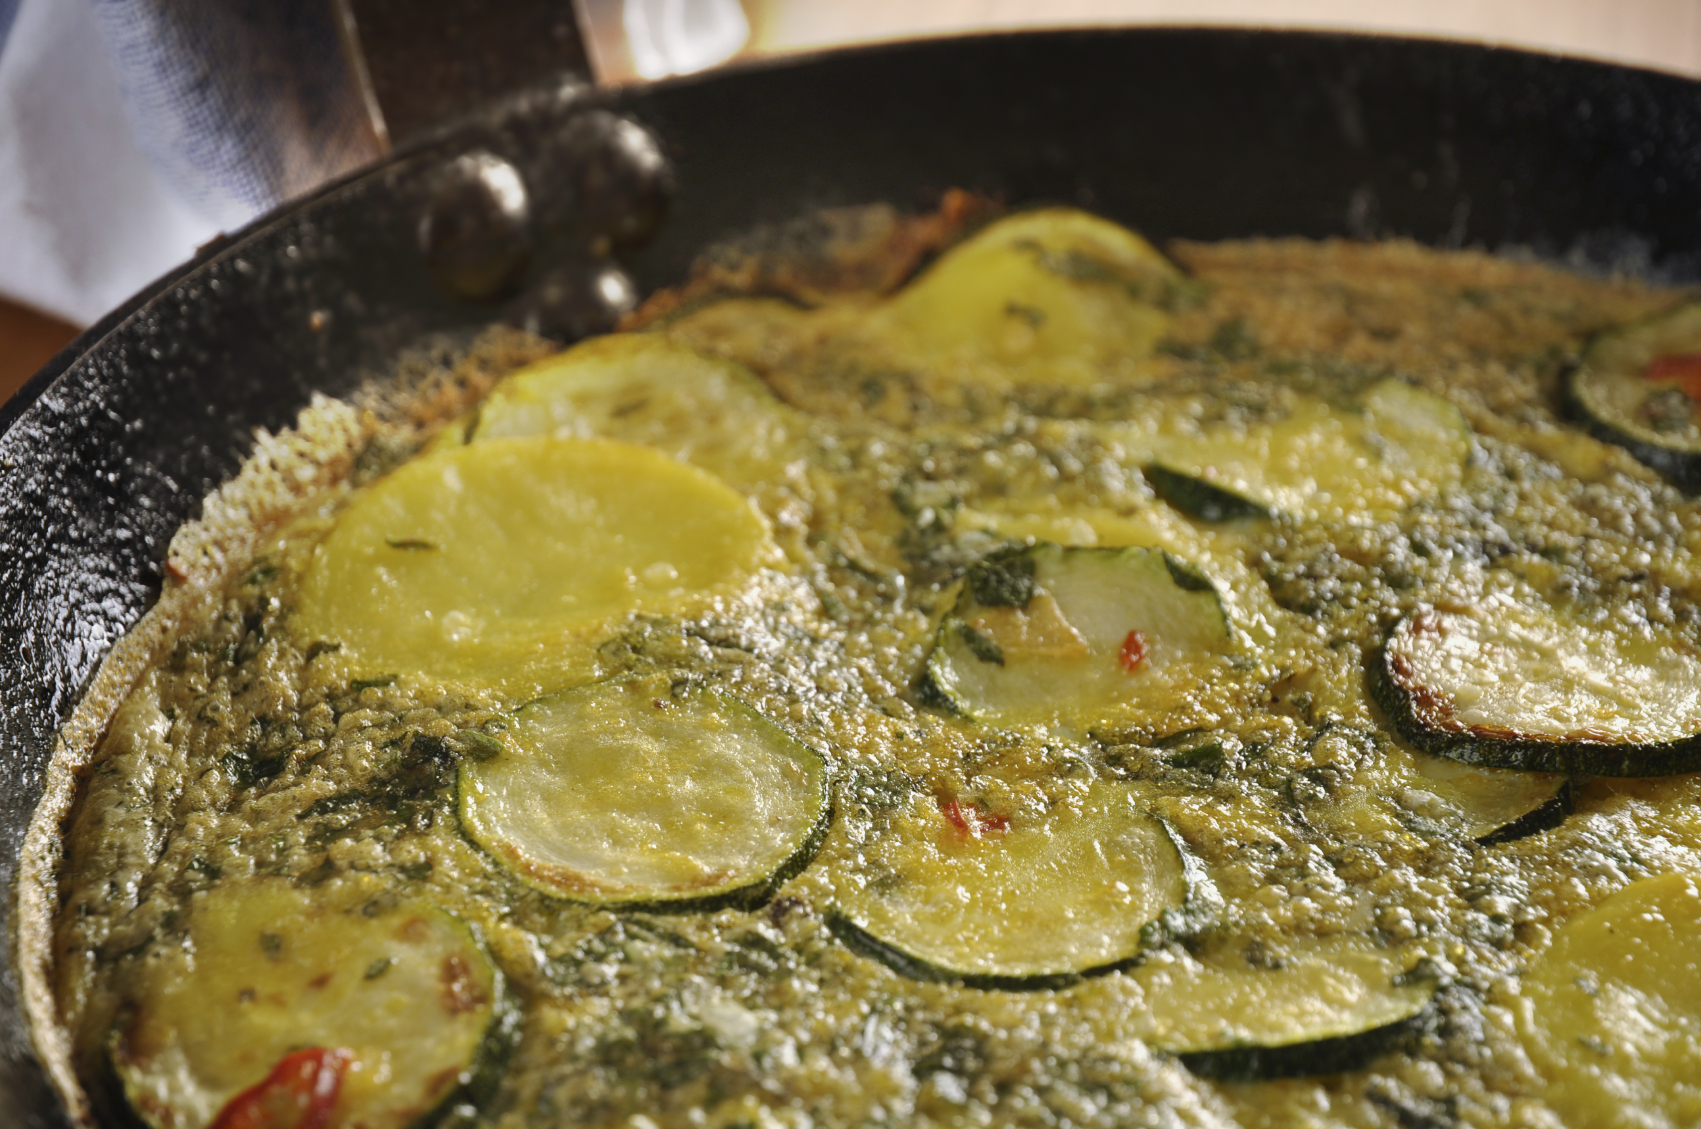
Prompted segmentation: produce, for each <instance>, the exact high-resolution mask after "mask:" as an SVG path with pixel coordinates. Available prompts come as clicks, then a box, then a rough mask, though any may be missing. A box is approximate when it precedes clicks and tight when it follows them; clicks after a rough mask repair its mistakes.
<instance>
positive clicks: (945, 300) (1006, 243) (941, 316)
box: [883, 208, 1184, 384]
mask: <svg viewBox="0 0 1701 1129" xmlns="http://www.w3.org/2000/svg"><path fill="white" fill-rule="evenodd" d="M1183 282H1184V278H1183V276H1182V274H1181V271H1180V270H1179V269H1178V268H1177V267H1176V266H1175V265H1174V264H1173V263H1171V262H1170V261H1169V260H1167V259H1165V258H1164V257H1163V256H1162V255H1160V254H1159V253H1158V252H1157V251H1156V250H1154V249H1153V247H1152V245H1151V244H1149V243H1147V242H1146V241H1145V240H1144V239H1142V238H1141V237H1140V236H1138V235H1136V234H1134V233H1133V232H1132V231H1129V230H1128V229H1127V228H1125V227H1121V226H1119V225H1117V224H1114V223H1111V222H1110V221H1108V220H1102V219H1099V218H1098V217H1096V216H1090V215H1088V214H1087V213H1085V212H1078V211H1074V210H1072V209H1067V208H1051V209H1044V210H1040V211H1033V212H1022V213H1019V214H1017V215H1014V216H1010V217H1009V218H1007V219H1004V220H1000V221H999V222H997V223H995V224H992V225H991V226H990V227H988V228H986V229H985V230H984V231H982V232H980V233H979V234H977V235H975V236H974V237H973V238H972V239H969V240H968V241H966V242H964V243H962V244H960V245H959V246H957V247H955V248H953V249H952V250H951V251H950V252H949V253H948V254H946V255H945V256H944V257H943V258H941V259H940V260H939V261H938V262H937V263H935V264H934V265H933V267H932V268H930V269H929V270H928V271H927V272H926V273H924V274H923V275H922V276H921V277H920V278H918V279H917V280H916V281H915V282H913V283H911V284H910V285H909V286H907V287H905V288H904V289H903V290H902V291H901V292H900V293H899V294H898V295H897V296H896V297H895V298H894V299H893V300H892V301H891V303H890V305H889V306H888V307H887V308H886V310H885V311H883V317H885V318H887V319H889V321H888V322H887V324H890V325H892V326H893V328H894V329H895V330H897V331H898V333H899V334H902V335H904V336H905V337H907V339H908V340H909V342H911V343H912V347H913V348H914V349H915V350H916V351H917V352H918V353H919V354H920V355H921V356H922V357H926V358H932V359H934V360H935V361H939V360H967V361H970V362H971V363H972V362H977V361H978V362H982V363H990V364H992V365H994V366H996V367H998V368H1000V369H1002V370H1004V371H1005V372H1006V373H1007V374H1008V375H1010V376H1011V377H1014V378H1016V379H1020V380H1043V381H1046V382H1058V383H1066V384H1092V383H1095V382H1097V381H1099V380H1103V379H1106V378H1107V377H1109V376H1110V375H1111V374H1112V373H1115V372H1120V371H1122V370H1123V369H1124V368H1126V366H1127V364H1128V362H1130V361H1139V360H1141V359H1143V358H1146V357H1149V356H1151V354H1152V352H1153V350H1154V349H1155V348H1156V346H1157V343H1158V341H1159V340H1160V339H1161V338H1162V337H1163V335H1164V334H1165V333H1166V332H1167V331H1168V329H1169V324H1170V318H1169V314H1168V313H1166V312H1165V310H1164V308H1163V307H1164V304H1165V303H1166V302H1168V300H1169V299H1171V298H1172V297H1173V295H1174V293H1175V291H1176V288H1177V287H1178V286H1179V285H1181V284H1182V283H1183Z"/></svg>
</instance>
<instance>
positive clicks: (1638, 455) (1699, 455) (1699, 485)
mask: <svg viewBox="0 0 1701 1129" xmlns="http://www.w3.org/2000/svg"><path fill="white" fill-rule="evenodd" d="M1582 374H1583V365H1582V363H1581V362H1573V363H1572V364H1571V365H1570V366H1569V367H1568V368H1567V369H1566V370H1565V374H1564V376H1563V377H1562V378H1561V393H1562V397H1563V400H1562V403H1563V407H1564V412H1565V415H1566V417H1567V418H1569V419H1571V420H1572V421H1574V422H1576V423H1579V424H1582V425H1583V427H1584V428H1585V429H1586V430H1587V431H1588V433H1589V434H1590V435H1591V436H1593V437H1594V438H1596V439H1599V440H1600V441H1601V442H1602V443H1611V444H1612V445H1613V446H1615V447H1623V448H1624V449H1625V450H1626V451H1628V452H1630V454H1631V455H1632V456H1633V457H1634V458H1635V459H1636V461H1637V462H1639V463H1641V464H1642V465H1643V466H1645V467H1648V468H1649V469H1651V470H1653V471H1654V472H1656V473H1657V474H1658V475H1659V476H1660V477H1661V478H1663V479H1665V480H1666V481H1667V482H1669V483H1671V484H1672V485H1673V486H1675V487H1677V488H1678V489H1679V490H1682V491H1683V492H1684V493H1685V494H1701V451H1687V450H1684V449H1683V448H1680V447H1665V446H1661V445H1660V444H1658V443H1654V442H1651V441H1649V440H1647V439H1643V438H1640V437H1638V436H1635V435H1632V434H1630V433H1629V432H1628V431H1624V430H1622V429H1621V428H1617V427H1614V426H1613V425H1612V424H1610V423H1608V422H1607V421H1606V420H1604V419H1601V418H1600V417H1599V416H1597V415H1596V414H1595V413H1594V412H1592V411H1590V410H1589V407H1588V405H1587V404H1585V403H1584V401H1583V397H1582V395H1581V393H1580V390H1579V385H1580V383H1581V380H1582Z"/></svg>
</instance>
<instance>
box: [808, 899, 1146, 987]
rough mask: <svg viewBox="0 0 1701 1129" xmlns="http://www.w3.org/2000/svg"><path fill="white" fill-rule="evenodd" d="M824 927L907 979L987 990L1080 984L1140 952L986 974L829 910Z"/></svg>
mask: <svg viewBox="0 0 1701 1129" xmlns="http://www.w3.org/2000/svg"><path fill="white" fill-rule="evenodd" d="M827 928H828V929H829V930H831V931H832V934H833V936H834V937H837V938H838V939H839V942H840V943H841V944H843V945H844V946H845V948H847V949H849V950H850V951H851V952H853V953H855V954H857V955H858V956H861V957H866V958H868V959H869V960H877V961H879V962H880V963H881V964H883V965H885V966H886V967H887V968H890V969H891V970H892V971H893V972H896V973H897V974H898V975H899V976H903V977H905V978H907V979H910V980H921V981H924V982H927V983H931V984H957V985H960V986H962V987H964V988H978V989H980V990H982V991H988V992H1043V991H1047V990H1053V989H1057V988H1067V987H1069V986H1070V985H1072V984H1079V983H1080V982H1081V981H1083V980H1087V979H1091V978H1092V977H1095V976H1103V975H1105V974H1106V973H1110V972H1118V971H1120V970H1122V969H1124V968H1128V967H1130V966H1131V965H1133V964H1136V963H1138V962H1139V960H1140V955H1139V954H1135V955H1133V956H1130V957H1127V958H1124V959H1122V960H1118V961H1113V962H1111V963H1110V964H1102V965H1099V966H1098V967H1096V968H1088V969H1083V970H1082V971H1080V972H1057V973H1047V974H1043V975H1039V976H988V975H978V974H974V973H962V972H956V971H953V970H952V969H949V968H942V967H940V966H939V965H936V964H933V963H931V962H929V961H925V960H922V959H920V958H919V957H915V956H911V955H910V954H909V953H906V952H905V951H904V950H902V949H900V948H898V947H897V946H895V945H889V944H887V943H886V942H885V941H882V940H880V939H879V938H878V937H876V936H874V935H873V934H871V933H869V932H868V931H867V930H866V929H864V928H863V927H862V926H860V925H858V924H857V923H856V922H854V921H852V920H851V919H850V918H848V917H846V916H845V915H844V914H842V913H836V912H835V913H831V914H828V916H827Z"/></svg>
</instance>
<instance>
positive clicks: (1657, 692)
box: [1371, 596, 1701, 776]
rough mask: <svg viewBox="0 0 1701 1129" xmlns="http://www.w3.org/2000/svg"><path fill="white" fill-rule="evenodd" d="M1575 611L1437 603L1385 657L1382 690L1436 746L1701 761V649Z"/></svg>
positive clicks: (1513, 603)
mask: <svg viewBox="0 0 1701 1129" xmlns="http://www.w3.org/2000/svg"><path fill="white" fill-rule="evenodd" d="M1620 622H1621V621H1616V620H1615V621H1614V625H1613V626H1598V625H1592V624H1583V623H1578V622H1575V621H1574V620H1572V619H1570V618H1569V617H1566V616H1564V615H1562V614H1561V613H1559V612H1557V611H1556V610H1554V609H1552V608H1550V607H1547V606H1545V605H1543V604H1541V603H1540V602H1538V601H1536V600H1534V599H1533V598H1532V599H1523V600H1520V599H1513V598H1511V597H1507V596H1503V597H1495V598H1492V599H1490V600H1487V601H1485V602H1484V603H1483V605H1482V606H1480V607H1478V608H1475V609H1473V610H1471V611H1470V612H1468V613H1459V612H1443V611H1438V610H1436V609H1433V608H1431V609H1425V610H1422V611H1419V612H1418V613H1416V614H1414V615H1411V616H1408V617H1407V618H1406V619H1404V620H1402V621H1401V622H1400V623H1399V624H1398V625H1396V626H1395V628H1394V630H1393V632H1392V633H1391V634H1390V635H1389V637H1388V640H1387V643H1386V645H1385V646H1384V647H1383V649H1382V652H1381V654H1380V655H1379V657H1377V658H1375V659H1373V660H1372V670H1371V674H1372V681H1373V683H1374V688H1375V692H1376V696H1377V698H1378V700H1379V702H1380V704H1381V705H1382V707H1383V709H1384V710H1386V711H1387V712H1388V714H1389V716H1390V717H1392V718H1393V719H1394V722H1395V724H1396V725H1397V726H1398V727H1399V729H1400V730H1401V732H1402V733H1403V734H1404V735H1405V736H1406V737H1407V739H1409V740H1410V741H1411V742H1412V743H1413V744H1414V745H1416V746H1418V747H1419V748H1420V749H1423V750H1425V751H1426V752H1431V753H1437V754H1440V755H1441V756H1445V757H1451V758H1452V759H1454V760H1459V761H1464V762H1465V763H1467V764H1476V765H1486V766H1490V767H1495V768H1518V769H1533V770H1537V771H1543V772H1578V773H1589V774H1593V775H1596V776H1665V775H1669V774H1672V773H1677V772H1693V771H1695V770H1696V769H1701V659H1698V658H1697V656H1696V654H1695V652H1694V649H1693V646H1692V644H1689V643H1688V642H1687V641H1686V640H1683V639H1681V638H1678V637H1676V636H1675V635H1672V634H1670V633H1667V632H1653V631H1647V630H1635V629H1632V628H1629V627H1625V626H1621V625H1620Z"/></svg>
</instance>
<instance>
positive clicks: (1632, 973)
mask: <svg viewBox="0 0 1701 1129" xmlns="http://www.w3.org/2000/svg"><path fill="white" fill-rule="evenodd" d="M1697 936H1701V890H1697V884H1696V881H1695V879H1693V878H1691V877H1689V876H1687V875H1682V874H1662V875H1659V876H1657V877H1654V878H1644V879H1642V880H1641V881H1639V882H1634V883H1632V884H1630V885H1629V886H1627V887H1625V888H1624V889H1623V890H1620V891H1619V892H1618V893H1616V894H1614V895H1612V896H1611V897H1610V898H1608V899H1606V900H1605V901H1604V902H1602V903H1601V904H1600V905H1599V906H1597V907H1596V908H1595V909H1593V910H1591V911H1589V912H1588V913H1586V914H1584V915H1582V916H1581V917H1578V918H1575V919H1574V920H1572V921H1570V922H1569V923H1567V924H1566V926H1565V928H1563V929H1561V930H1560V931H1559V935H1558V936H1557V937H1555V938H1554V942H1553V947H1552V948H1550V949H1548V950H1547V952H1545V953H1543V954H1542V955H1541V956H1539V957H1537V958H1536V960H1535V961H1534V962H1533V963H1532V965H1531V967H1530V970H1529V972H1528V973H1527V974H1526V975H1525V976H1524V977H1523V981H1522V984H1521V985H1520V993H1521V995H1522V996H1523V997H1524V1000H1525V1001H1526V1003H1527V1006H1526V1007H1524V1008H1521V1009H1519V1011H1518V1019H1519V1027H1520V1029H1521V1030H1520V1033H1521V1034H1522V1035H1523V1038H1524V1046H1525V1048H1526V1049H1527V1050H1528V1051H1529V1055H1530V1060H1531V1061H1532V1062H1533V1063H1534V1064H1535V1067H1536V1069H1537V1070H1538V1071H1539V1072H1540V1073H1541V1074H1542V1075H1543V1076H1544V1077H1545V1078H1546V1080H1547V1093H1546V1095H1545V1097H1546V1099H1547V1103H1548V1105H1549V1106H1551V1107H1552V1108H1553V1109H1555V1110H1557V1111H1559V1112H1561V1113H1562V1114H1563V1115H1564V1117H1565V1118H1566V1120H1567V1121H1568V1122H1569V1123H1571V1124H1577V1125H1600V1126H1623V1127H1624V1129H1632V1127H1640V1126H1646V1125H1701V956H1698V955H1697V953H1696V947H1695V938H1696V937H1697Z"/></svg>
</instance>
